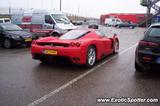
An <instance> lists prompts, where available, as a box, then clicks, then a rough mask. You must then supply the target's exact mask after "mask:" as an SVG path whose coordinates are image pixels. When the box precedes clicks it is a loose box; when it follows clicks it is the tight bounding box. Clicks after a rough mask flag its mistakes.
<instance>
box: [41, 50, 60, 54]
mask: <svg viewBox="0 0 160 106" xmlns="http://www.w3.org/2000/svg"><path fill="white" fill-rule="evenodd" d="M43 53H44V54H49V55H57V54H58V52H57V50H44V52H43Z"/></svg>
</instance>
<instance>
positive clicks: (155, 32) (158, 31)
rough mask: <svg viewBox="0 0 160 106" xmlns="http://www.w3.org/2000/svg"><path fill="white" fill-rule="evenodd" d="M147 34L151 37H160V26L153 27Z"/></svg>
mask: <svg viewBox="0 0 160 106" xmlns="http://www.w3.org/2000/svg"><path fill="white" fill-rule="evenodd" d="M146 34H147V36H150V37H160V26H154V27H151V28H150V29H149V30H148V31H147V33H146Z"/></svg>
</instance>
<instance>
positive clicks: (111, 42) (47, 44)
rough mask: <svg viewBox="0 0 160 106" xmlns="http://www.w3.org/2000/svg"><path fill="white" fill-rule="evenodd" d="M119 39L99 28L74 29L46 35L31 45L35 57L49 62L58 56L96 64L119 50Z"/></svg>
mask: <svg viewBox="0 0 160 106" xmlns="http://www.w3.org/2000/svg"><path fill="white" fill-rule="evenodd" d="M118 49H119V39H118V38H117V36H116V34H114V35H113V37H112V38H110V37H107V36H106V35H105V34H103V33H102V32H100V31H98V30H89V29H87V30H72V31H69V32H67V33H65V34H64V35H62V36H61V37H59V38H57V37H45V38H40V39H38V40H34V41H33V42H32V45H31V52H32V57H33V59H37V60H40V61H42V62H47V61H48V60H52V59H54V58H57V57H64V58H68V59H69V60H70V61H71V62H72V63H76V64H82V65H86V66H87V67H92V66H94V64H95V62H96V61H97V60H99V59H101V58H103V57H104V56H107V55H109V54H112V53H116V52H118Z"/></svg>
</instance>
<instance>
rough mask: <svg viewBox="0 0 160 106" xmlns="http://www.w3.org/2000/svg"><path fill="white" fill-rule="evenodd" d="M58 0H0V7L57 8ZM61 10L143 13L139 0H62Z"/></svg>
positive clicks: (93, 13) (97, 13) (91, 13)
mask: <svg viewBox="0 0 160 106" xmlns="http://www.w3.org/2000/svg"><path fill="white" fill-rule="evenodd" d="M59 1H60V0H0V8H1V7H9V4H11V7H12V8H15V7H16V8H36V9H42V8H43V9H49V10H51V9H55V10H59ZM62 11H63V12H68V13H73V14H80V15H82V16H91V17H100V15H101V14H106V13H145V12H146V8H145V7H142V6H141V5H140V0H62Z"/></svg>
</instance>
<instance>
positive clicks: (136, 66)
mask: <svg viewBox="0 0 160 106" xmlns="http://www.w3.org/2000/svg"><path fill="white" fill-rule="evenodd" d="M135 69H136V72H144V70H143V68H142V67H141V66H140V65H139V64H138V63H137V62H136V61H135Z"/></svg>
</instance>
